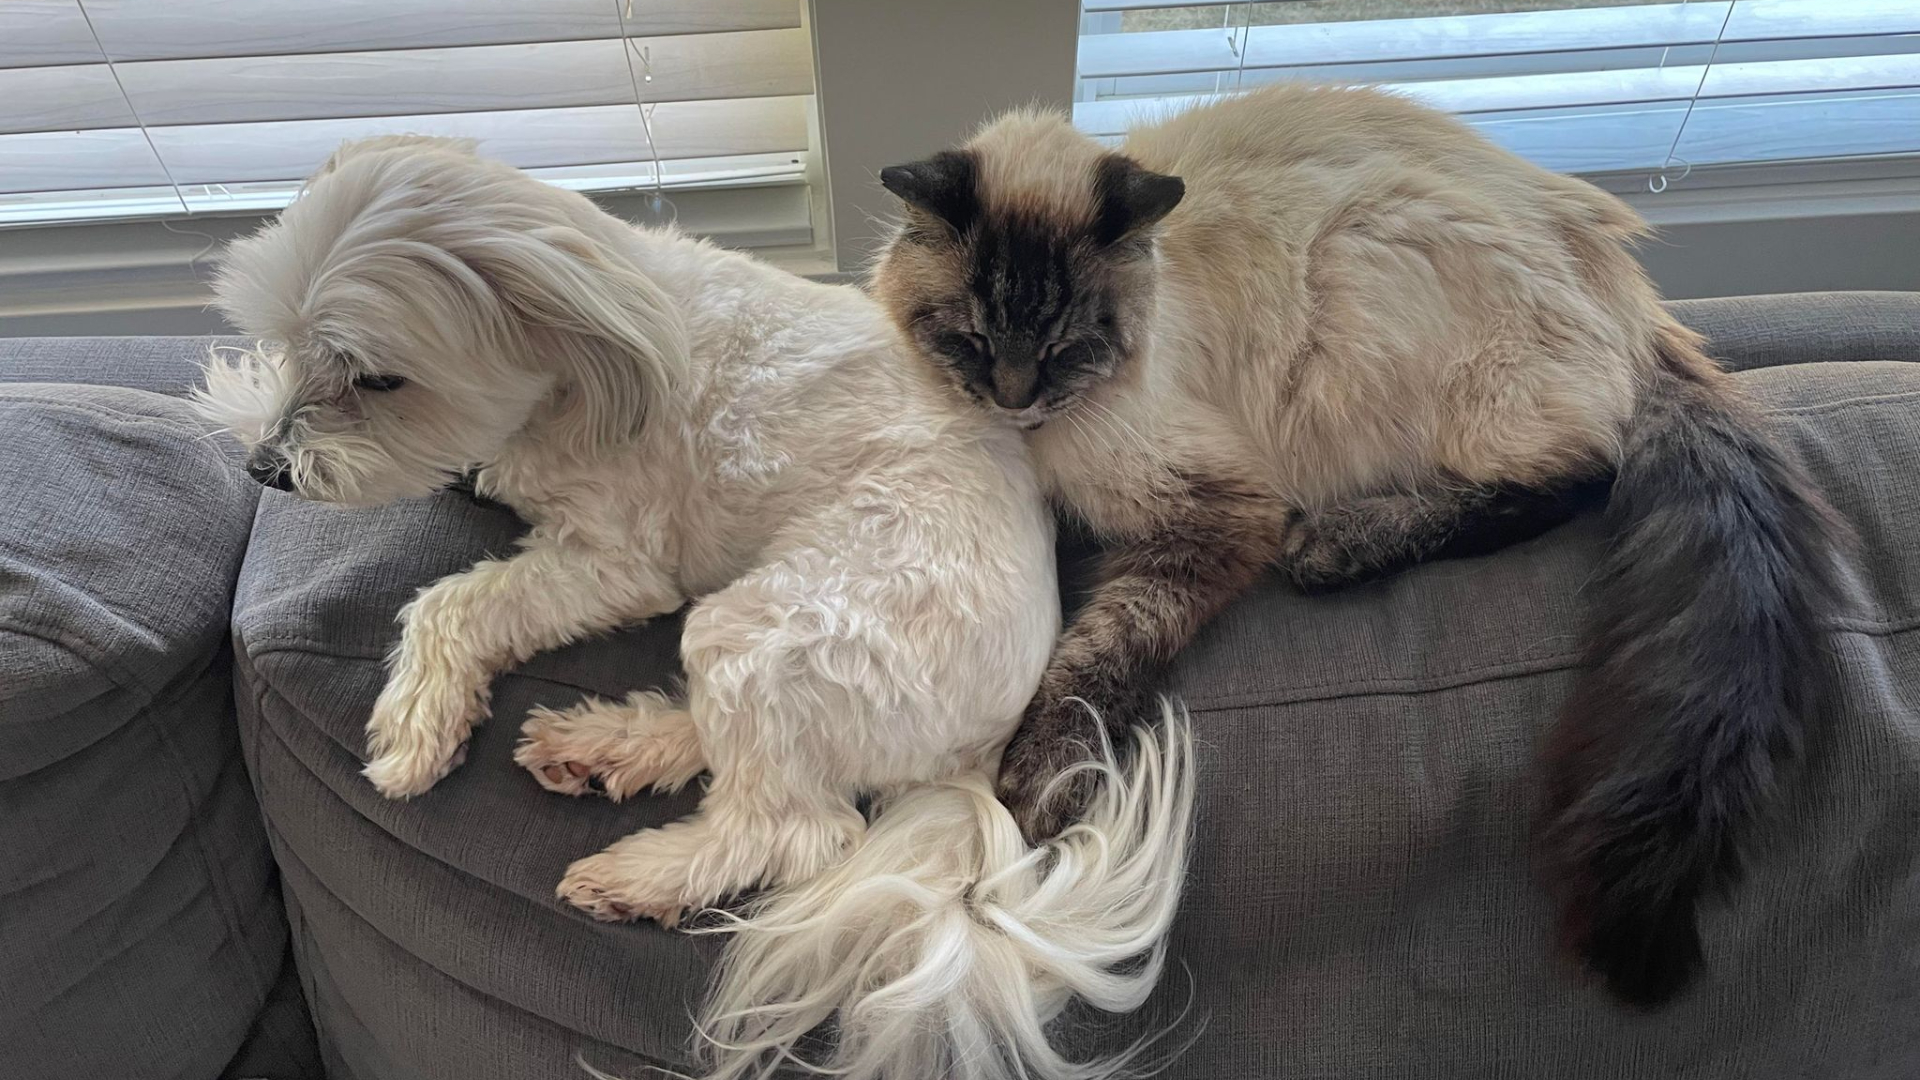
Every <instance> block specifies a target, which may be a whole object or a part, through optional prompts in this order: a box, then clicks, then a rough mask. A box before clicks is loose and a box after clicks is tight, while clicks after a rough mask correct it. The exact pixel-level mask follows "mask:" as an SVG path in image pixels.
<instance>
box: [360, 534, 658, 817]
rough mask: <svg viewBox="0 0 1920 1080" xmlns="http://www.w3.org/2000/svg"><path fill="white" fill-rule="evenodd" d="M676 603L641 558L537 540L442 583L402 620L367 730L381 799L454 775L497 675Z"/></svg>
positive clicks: (370, 768) (370, 770) (371, 770)
mask: <svg viewBox="0 0 1920 1080" xmlns="http://www.w3.org/2000/svg"><path fill="white" fill-rule="evenodd" d="M682 599H683V597H682V596H681V595H680V593H679V590H678V588H677V587H676V586H675V585H674V583H673V581H672V580H671V578H670V577H669V576H668V575H666V574H664V573H661V572H659V571H658V570H657V569H656V568H655V567H654V566H653V565H652V564H651V562H650V561H649V560H647V559H646V558H645V557H644V556H643V555H640V554H638V553H637V552H636V553H630V554H629V553H622V555H621V556H618V557H616V556H612V555H609V554H607V553H605V552H601V551H598V550H596V549H593V548H589V547H585V546H581V545H571V544H562V543H559V542H558V541H555V540H552V539H550V538H547V537H543V536H542V535H540V534H539V533H535V534H534V535H533V536H531V537H529V538H528V540H526V541H525V547H524V549H523V550H522V551H521V552H520V553H519V554H517V555H515V556H514V557H513V558H511V559H489V560H487V561H485V562H482V563H478V564H476V565H475V566H474V567H473V568H472V569H471V570H468V571H466V572H464V573H460V574H454V575H452V576H450V577H445V578H441V579H440V580H439V581H436V582H434V583H433V584H432V585H429V586H428V587H426V588H425V589H422V590H421V591H420V595H419V596H417V597H415V598H414V600H413V602H412V603H410V604H408V605H407V606H406V607H404V608H402V609H401V610H400V623H401V633H400V644H399V646H398V647H397V648H395V649H394V651H393V654H392V655H391V656H390V657H389V658H388V661H387V668H388V675H387V685H386V688H385V689H383V690H382V691H381V692H380V698H379V700H378V701H376V702H375V703H374V707H373V717H372V719H371V720H369V721H368V723H367V749H368V751H369V756H370V760H369V761H368V763H367V767H366V776H367V779H369V780H371V781H373V785H374V787H376V788H378V789H379V790H380V793H381V794H383V795H385V796H387V797H388V798H409V797H411V796H414V795H418V794H420V793H421V792H423V791H426V790H427V789H428V788H430V787H432V786H433V785H434V784H435V783H437V782H438V781H439V779H440V778H441V777H443V776H445V775H446V774H447V773H448V772H449V771H451V770H452V769H453V768H454V766H456V765H458V764H460V760H461V758H462V756H463V755H464V752H465V746H466V741H467V737H468V735H470V734H471V733H472V731H473V728H474V727H475V726H476V725H478V724H479V723H480V722H481V721H482V720H484V719H485V718H486V715H487V702H488V698H489V696H490V692H491V684H492V682H493V676H494V675H495V674H497V673H498V672H500V671H502V670H504V669H505V668H507V667H510V666H512V665H514V664H518V663H520V662H522V661H524V660H526V659H527V658H528V657H531V656H532V655H534V654H535V653H538V652H544V651H545V650H547V649H553V648H558V647H559V646H561V645H565V644H567V643H568V642H571V641H574V640H576V639H578V638H581V637H584V636H586V635H588V634H592V633H597V632H599V631H602V630H607V629H611V628H612V627H615V626H618V625H621V624H623V623H633V622H639V621H641V620H643V619H646V618H649V617H651V616H654V615H660V614H664V613H665V612H668V611H672V610H673V609H675V608H677V607H679V606H680V603H681V601H682Z"/></svg>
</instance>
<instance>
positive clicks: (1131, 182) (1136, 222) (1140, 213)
mask: <svg viewBox="0 0 1920 1080" xmlns="http://www.w3.org/2000/svg"><path fill="white" fill-rule="evenodd" d="M1094 192H1095V195H1096V197H1097V200H1098V203H1099V209H1098V211H1097V212H1096V213H1097V216H1096V217H1095V218H1094V223H1093V237H1094V240H1095V241H1097V242H1098V243H1100V244H1112V243H1115V242H1117V241H1119V240H1122V239H1124V238H1126V237H1128V236H1132V235H1133V234H1135V233H1138V232H1139V231H1140V230H1141V229H1145V228H1147V227H1149V226H1151V225H1154V224H1156V223H1158V222H1159V220H1160V219H1161V218H1163V217H1166V216H1167V214H1169V213H1170V212H1172V210H1173V208H1174V207H1176V206H1179V205H1180V200H1181V199H1182V198H1183V197H1184V196H1185V195H1186V194H1187V184H1186V181H1184V180H1182V179H1180V178H1179V177H1177V176H1168V175H1166V174H1165V173H1157V172H1152V171H1149V170H1147V169H1143V168H1141V167H1140V166H1138V165H1136V164H1134V162H1133V159H1132V158H1129V157H1127V156H1125V155H1123V154H1108V155H1107V156H1106V157H1104V158H1101V159H1100V166H1099V168H1098V170H1097V171H1096V173H1095V175H1094Z"/></svg>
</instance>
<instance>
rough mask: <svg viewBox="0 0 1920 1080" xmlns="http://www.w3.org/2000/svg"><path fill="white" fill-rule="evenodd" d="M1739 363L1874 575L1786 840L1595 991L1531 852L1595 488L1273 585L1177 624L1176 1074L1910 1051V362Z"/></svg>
mask: <svg viewBox="0 0 1920 1080" xmlns="http://www.w3.org/2000/svg"><path fill="white" fill-rule="evenodd" d="M1740 383H1741V385H1743V386H1744V387H1746V388H1747V389H1748V390H1750V391H1751V392H1752V393H1753V394H1755V395H1756V396H1757V397H1758V398H1759V399H1760V400H1761V401H1763V402H1765V403H1767V404H1769V405H1772V406H1774V407H1775V408H1774V411H1773V412H1772V414H1771V415H1770V416H1769V418H1768V420H1767V423H1768V426H1769V427H1770V428H1771V429H1772V430H1774V431H1775V432H1776V433H1778V434H1779V435H1781V436H1782V437H1784V438H1786V439H1787V440H1789V441H1790V442H1791V443H1792V444H1794V445H1795V446H1797V447H1798V448H1799V449H1800V451H1801V452H1802V454H1804V455H1805V457H1806V460H1807V461H1808V463H1809V464H1810V466H1811V467H1812V469H1813V472H1814V474H1815V476H1816V477H1817V478H1818V479H1819V480H1820V482H1821V483H1822V484H1823V486H1824V487H1825V489H1826V491H1827V492H1828V494H1829V497H1830V498H1831V499H1832V500H1833V502H1834V503H1835V505H1836V506H1837V507H1838V508H1839V510H1840V511H1841V512H1842V513H1843V514H1844V515H1845V516H1846V517H1847V518H1848V519H1849V520H1851V521H1852V522H1853V524H1854V525H1855V527H1856V528H1858V529H1859V531H1860V534H1861V536H1862V538H1863V540H1864V545H1865V552H1866V554H1865V557H1864V560H1863V566H1864V569H1865V573H1864V579H1865V580H1864V585H1865V590H1864V591H1865V592H1866V594H1867V597H1868V602H1867V605H1866V607H1865V608H1864V610H1862V611H1861V612H1859V613H1858V615H1857V616H1856V617H1852V618H1849V619H1847V620H1846V621H1845V622H1843V623H1840V624H1837V625H1835V626H1834V627H1833V631H1834V632H1833V635H1832V638H1831V649H1832V653H1833V656H1834V658H1835V660H1836V661H1837V662H1838V664H1839V665H1840V667H1841V668H1842V669H1843V671H1844V687H1845V695H1844V702H1843V704H1842V707H1841V708H1839V709H1838V710H1836V711H1835V712H1834V713H1833V714H1832V715H1831V716H1829V717H1827V718H1826V722H1825V723H1824V724H1823V725H1822V733H1821V737H1820V738H1819V739H1818V740H1817V741H1816V744H1815V746H1814V748H1813V752H1812V755H1811V758H1810V760H1809V762H1808V765H1807V768H1806V769H1805V770H1804V773H1803V774H1802V776H1801V778H1800V780H1799V782H1798V783H1797V786H1796V788H1795V795H1794V799H1793V802H1792V807H1791V810H1790V812H1789V813H1788V815H1787V821H1786V823H1785V825H1784V827H1783V829H1782V831H1781V834H1780V836H1779V839H1778V842H1777V843H1776V844H1775V845H1774V846H1773V849H1772V850H1770V851H1768V852H1766V853H1765V854H1764V855H1762V856H1761V857H1760V858H1758V859H1757V860H1755V862H1754V863H1753V864H1752V872H1751V874H1750V876H1749V881H1748V883H1747V885H1746V886H1745V887H1744V888H1743V889H1742V890H1741V891H1740V892H1739V894H1738V895H1737V897H1736V899H1735V901H1734V902H1733V903H1732V904H1731V905H1728V906H1726V907H1723V908H1718V909H1715V910H1713V911H1712V912H1711V913H1710V914H1708V915H1707V917H1706V919H1705V927H1704V929H1705V935H1706V942H1707V953H1708V960H1709V964H1710V968H1709V972H1708V975H1707V978H1706V979H1705V981H1704V984H1703V985H1701V986H1700V987H1698V989H1697V990H1696V991H1695V992H1693V993H1691V994H1690V995H1689V996H1687V997H1686V998H1684V999H1683V1000H1681V1001H1680V1002H1679V1003H1677V1004H1676V1005H1675V1006H1674V1007H1673V1008H1671V1009H1669V1010H1667V1011H1664V1012H1661V1013H1658V1014H1654V1015H1650V1016H1635V1015H1629V1014H1627V1013H1625V1012H1623V1011H1621V1010H1619V1009H1618V1008H1616V1007H1614V1006H1612V1005H1611V1004H1609V1003H1608V1002H1607V1001H1606V1000H1605V999H1604V998H1603V997H1602V996H1601V994H1600V992H1599V991H1598V990H1597V989H1594V988H1592V987H1589V986H1585V985H1582V983H1581V982H1579V981H1578V980H1577V979H1576V978H1575V977H1574V975H1573V974H1572V973H1571V972H1570V971H1568V970H1567V969H1566V968H1564V967H1562V966H1560V964H1559V962H1557V961H1556V959H1555V958H1554V956H1553V954H1552V952H1551V950H1550V941H1551V914H1550V912H1549V910H1548V907H1547V905H1546V903H1545V901H1544V899H1543V898H1542V896H1541V894H1540V892H1539V891H1538V890H1537V889H1536V888H1535V887H1534V886H1533V884H1532V881H1531V879H1530V878H1529V867H1528V859H1527V836H1528V831H1527V830H1528V822H1529V818H1528V808H1529V806H1530V805H1532V796H1533V788H1532V787H1531V786H1530V784H1531V780H1532V776H1531V774H1530V771H1529V765H1530V763H1531V761H1532V759H1533V758H1532V755H1533V752H1534V749H1535V746H1536V743H1537V742H1538V740H1539V739H1540V737H1541V736H1542V734H1543V733H1544V732H1545V730H1546V728H1547V726H1548V724H1549V723H1550V721H1551V718H1552V717H1553V716H1554V714H1555V712H1556V710H1557V708H1558V706H1559V704H1560V702H1561V701H1562V700H1563V699H1564V696H1565V693H1566V691H1567V687H1568V683H1569V679H1570V676H1571V672H1572V670H1573V668H1574V666H1575V665H1576V664H1577V663H1578V662H1579V657H1580V636H1579V633H1578V628H1579V621H1580V617H1581V615H1582V611H1583V607H1584V603H1585V598H1584V597H1583V595H1582V585H1583V583H1584V582H1585V581H1586V580H1587V577H1588V575H1589V573H1590V572H1591V570H1592V567H1593V566H1594V563H1595V560H1596V557H1597V555H1598V553H1599V550H1600V542H1601V537H1600V531H1599V528H1598V525H1599V522H1598V520H1597V519H1596V518H1593V517H1589V518H1585V519H1582V520H1579V521H1576V522H1574V523H1572V524H1570V525H1569V526H1567V527H1564V528H1562V529H1559V530H1556V531H1555V532H1553V533H1550V534H1549V535H1547V536H1545V537H1542V538H1540V539H1538V540H1536V541H1533V542H1531V543H1527V544H1523V545H1520V546H1518V547H1515V548H1513V549H1510V550H1508V551H1505V552H1502V553H1500V554H1498V555H1495V556H1493V557H1489V558H1481V559H1466V560H1458V561H1452V562H1446V563H1436V564H1433V565H1429V566H1426V567H1422V568H1420V569H1418V570H1415V571H1413V572H1411V573H1407V574H1404V575H1401V576H1400V577H1397V578H1394V579H1391V580H1388V581H1384V582H1380V583H1377V584H1374V585H1370V586H1365V587H1361V588H1355V589H1351V590H1347V591H1345V592H1342V593H1339V594H1335V595H1330V596H1323V597H1304V596H1301V595H1299V594H1297V593H1295V592H1293V591H1292V590H1290V589H1287V588H1285V587H1283V586H1281V585H1279V584H1269V585H1266V586H1264V587H1262V588H1260V589H1259V590H1258V591H1257V592H1256V593H1255V594H1253V595H1251V596H1248V597H1246V598H1244V599H1243V600H1242V601H1241V602H1240V603H1238V604H1236V605H1234V606H1233V607H1232V608H1231V609H1230V610H1229V611H1227V612H1226V613H1225V614H1224V615H1223V616H1222V617H1221V618H1220V619H1218V620H1217V621H1216V622H1215V623H1214V624H1213V625H1212V626H1210V627H1208V628H1207V629H1206V630H1205V631H1204V632H1203V634H1202V635H1201V637H1200V639H1199V640H1198V641H1196V642H1195V644H1194V645H1193V646H1192V647H1191V648H1190V649H1189V650H1188V651H1187V653H1186V654H1185V655H1184V656H1183V658H1182V660H1181V661H1180V663H1179V665H1178V668H1177V670H1176V671H1175V673H1174V676H1173V687H1174V689H1175V690H1176V691H1177V692H1179V693H1180V694H1181V695H1182V696H1183V697H1184V698H1185V699H1186V701H1187V702H1188V703H1189V704H1190V706H1191V707H1192V710H1193V715H1194V726H1195V729H1196V731H1197V732H1198V733H1199V736H1200V738H1201V739H1203V740H1204V741H1205V742H1206V744H1207V751H1206V752H1205V754H1204V757H1203V773H1202V776H1203V778H1204V779H1203V789H1202V790H1203V799H1204V801H1205V803H1206V807H1205V811H1204V814H1203V820H1202V824H1201V826H1200V838H1199V844H1198V853H1197V855H1196V857H1195V860H1194V868H1193V882H1194V884H1193V886H1192V887H1191V888H1190V891H1189V893H1188V899H1187V903H1186V906H1185V908H1184V909H1183V911H1182V918H1181V921H1180V924H1179V927H1178V930H1177V942H1178V945H1177V947H1178V950H1179V952H1180V953H1181V955H1183V956H1185V957H1186V959H1187V960H1188V962H1189V963H1190V964H1192V966H1193V969H1194V970H1195V972H1197V973H1198V981H1197V995H1196V996H1197V1005H1198V1006H1199V1008H1200V1011H1201V1012H1202V1013H1210V1014H1211V1017H1212V1019H1211V1022H1210V1023H1209V1025H1208V1027H1207V1029H1206V1034H1205V1035H1204V1036H1203V1037H1202V1039H1201V1040H1200V1042H1199V1044H1198V1045H1197V1046H1196V1047H1195V1048H1194V1049H1193V1050H1192V1051H1191V1052H1189V1053H1188V1054H1187V1055H1186V1057H1184V1058H1183V1059H1182V1061H1181V1063H1180V1065H1179V1066H1178V1067H1177V1068H1176V1069H1175V1070H1174V1073H1173V1074H1174V1075H1181V1076H1186V1075H1192V1076H1195V1077H1202V1076H1205V1077H1226V1076H1235V1077H1239V1076H1246V1077H1253V1076H1286V1077H1344V1076H1354V1075H1369V1076H1371V1075H1378V1076H1407V1075H1432V1076H1473V1075H1485V1074H1490V1073H1493V1072H1495V1071H1499V1070H1502V1069H1504V1070H1507V1071H1508V1072H1509V1073H1510V1074H1511V1075H1515V1076H1542V1077H1547V1076H1550V1077H1555V1078H1578V1077H1593V1078H1596V1080H1599V1078H1606V1077H1622V1076H1688V1077H1726V1078H1735V1077H1739V1078H1754V1077H1799V1076H1821V1077H1889V1078H1891V1077H1894V1076H1912V1075H1920V997H1916V993H1920V711H1916V708H1915V704H1914V702H1915V700H1916V693H1920V633H1916V630H1920V553H1917V552H1916V549H1915V548H1914V547H1913V544H1912V540H1911V538H1912V537H1913V535H1914V534H1915V531H1916V529H1920V365H1911V364H1890V363H1873V362H1862V363H1854V364H1827V365H1802V366H1791V367H1775V368H1769V369H1767V370H1764V371H1757V372H1754V373H1752V374H1749V375H1744V376H1741V377H1740ZM1174 990H1177V991H1179V992H1181V993H1184V991H1185V988H1184V987H1176V988H1174ZM1172 993H1173V991H1171V990H1170V991H1169V994H1170V995H1171V994H1172ZM1169 1000H1170V999H1169Z"/></svg>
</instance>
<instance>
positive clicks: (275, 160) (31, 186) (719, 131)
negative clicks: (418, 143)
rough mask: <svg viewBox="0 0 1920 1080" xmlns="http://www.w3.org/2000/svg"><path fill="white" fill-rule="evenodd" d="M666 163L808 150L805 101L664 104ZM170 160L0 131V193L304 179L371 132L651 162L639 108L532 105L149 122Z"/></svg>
mask: <svg viewBox="0 0 1920 1080" xmlns="http://www.w3.org/2000/svg"><path fill="white" fill-rule="evenodd" d="M652 127H653V144H654V146H655V147H657V148H658V151H659V156H660V158H661V159H662V160H668V161H671V160H677V159H686V158H724V157H729V156H736V155H746V154H772V153H786V152H791V153H803V152H805V150H806V148H807V99H806V98H804V97H776V98H745V99H740V100H733V101H677V102H667V103H665V104H662V105H660V106H658V107H656V108H655V109H654V110H653V117H652ZM147 134H148V135H150V136H151V137H152V139H153V144H154V146H155V147H156V148H157V149H158V150H159V152H160V154H161V156H162V157H163V158H165V160H166V162H167V170H162V169H160V167H159V165H158V164H157V163H156V162H155V161H154V160H153V155H152V154H151V152H149V150H148V149H147V143H146V138H145V137H143V136H142V134H141V132H140V129H138V128H112V129H106V130H100V131H79V132H73V131H66V132H43V133H35V134H27V135H0V193H13V192H30V191H78V190H84V189H94V188H119V187H141V186H146V185H154V184H165V183H167V172H168V171H170V172H171V173H172V175H173V179H174V181H175V182H177V183H180V184H240V183H255V182H262V181H277V180H278V181H294V180H300V179H302V178H304V177H306V176H308V175H309V174H311V173H312V172H313V170H314V169H316V168H318V167H319V166H320V164H321V162H323V161H325V160H326V158H327V155H329V154H331V153H332V152H333V151H334V150H335V149H336V148H337V147H338V146H339V145H340V144H341V143H342V142H345V141H346V140H348V139H355V138H361V137H364V136H368V135H404V134H414V135H450V136H456V137H463V138H473V139H478V140H480V149H481V151H482V152H483V153H485V154H486V155H487V156H489V157H496V158H499V159H501V160H503V161H506V162H509V163H511V164H514V165H519V166H522V167H527V168H542V167H555V166H564V165H593V164H600V163H617V162H633V163H636V164H644V163H646V162H649V161H651V160H652V159H653V153H652V151H650V150H649V148H648V145H647V136H646V131H645V129H644V128H643V127H642V125H641V122H640V112H639V109H637V108H636V107H635V106H632V105H606V106H594V107H590V108H576V109H524V110H513V111H499V112H473V113H448V114H441V115H434V116H392V117H375V118H354V119H339V120H295V121H287V122H281V123H260V124H209V125H186V126H180V127H156V128H149V129H147Z"/></svg>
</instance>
